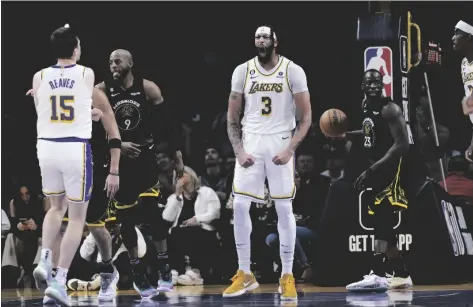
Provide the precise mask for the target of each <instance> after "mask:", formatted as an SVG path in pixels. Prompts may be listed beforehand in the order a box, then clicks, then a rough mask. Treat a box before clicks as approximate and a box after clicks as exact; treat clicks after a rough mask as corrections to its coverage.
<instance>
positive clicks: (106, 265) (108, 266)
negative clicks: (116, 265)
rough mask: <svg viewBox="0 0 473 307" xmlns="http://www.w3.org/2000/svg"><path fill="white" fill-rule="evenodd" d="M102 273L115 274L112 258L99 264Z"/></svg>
mask: <svg viewBox="0 0 473 307" xmlns="http://www.w3.org/2000/svg"><path fill="white" fill-rule="evenodd" d="M99 267H100V273H113V265H112V258H110V259H109V260H107V261H105V260H103V261H102V262H100V263H99Z"/></svg>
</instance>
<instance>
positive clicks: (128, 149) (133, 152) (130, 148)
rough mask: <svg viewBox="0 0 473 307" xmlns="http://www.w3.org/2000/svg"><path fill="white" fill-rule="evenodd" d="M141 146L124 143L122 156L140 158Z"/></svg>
mask: <svg viewBox="0 0 473 307" xmlns="http://www.w3.org/2000/svg"><path fill="white" fill-rule="evenodd" d="M139 146H140V145H138V144H135V143H132V142H122V155H125V156H127V157H128V158H138V156H139V155H140V153H141V150H140V149H139V148H138V147H139Z"/></svg>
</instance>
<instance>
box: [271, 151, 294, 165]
mask: <svg viewBox="0 0 473 307" xmlns="http://www.w3.org/2000/svg"><path fill="white" fill-rule="evenodd" d="M293 155H294V152H293V151H292V150H290V149H288V148H286V149H284V150H283V151H282V152H280V153H278V154H277V155H275V156H274V157H273V163H274V164H276V165H284V164H286V163H287V162H289V160H291V157H292V156H293Z"/></svg>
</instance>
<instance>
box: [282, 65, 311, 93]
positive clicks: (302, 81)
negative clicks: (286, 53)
mask: <svg viewBox="0 0 473 307" xmlns="http://www.w3.org/2000/svg"><path fill="white" fill-rule="evenodd" d="M287 78H288V80H289V86H290V87H291V89H292V93H293V94H298V93H303V92H307V91H309V88H308V87H307V77H306V75H305V72H304V69H302V67H300V66H299V65H297V64H294V63H293V62H291V63H289V67H288V68H287Z"/></svg>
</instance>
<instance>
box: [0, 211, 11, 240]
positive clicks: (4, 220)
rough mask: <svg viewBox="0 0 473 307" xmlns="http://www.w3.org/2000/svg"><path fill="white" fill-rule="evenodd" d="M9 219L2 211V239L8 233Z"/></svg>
mask: <svg viewBox="0 0 473 307" xmlns="http://www.w3.org/2000/svg"><path fill="white" fill-rule="evenodd" d="M10 227H11V225H10V219H9V218H8V216H7V214H6V213H5V211H4V210H3V209H2V238H4V237H5V236H6V234H7V233H8V232H9V231H10Z"/></svg>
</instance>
